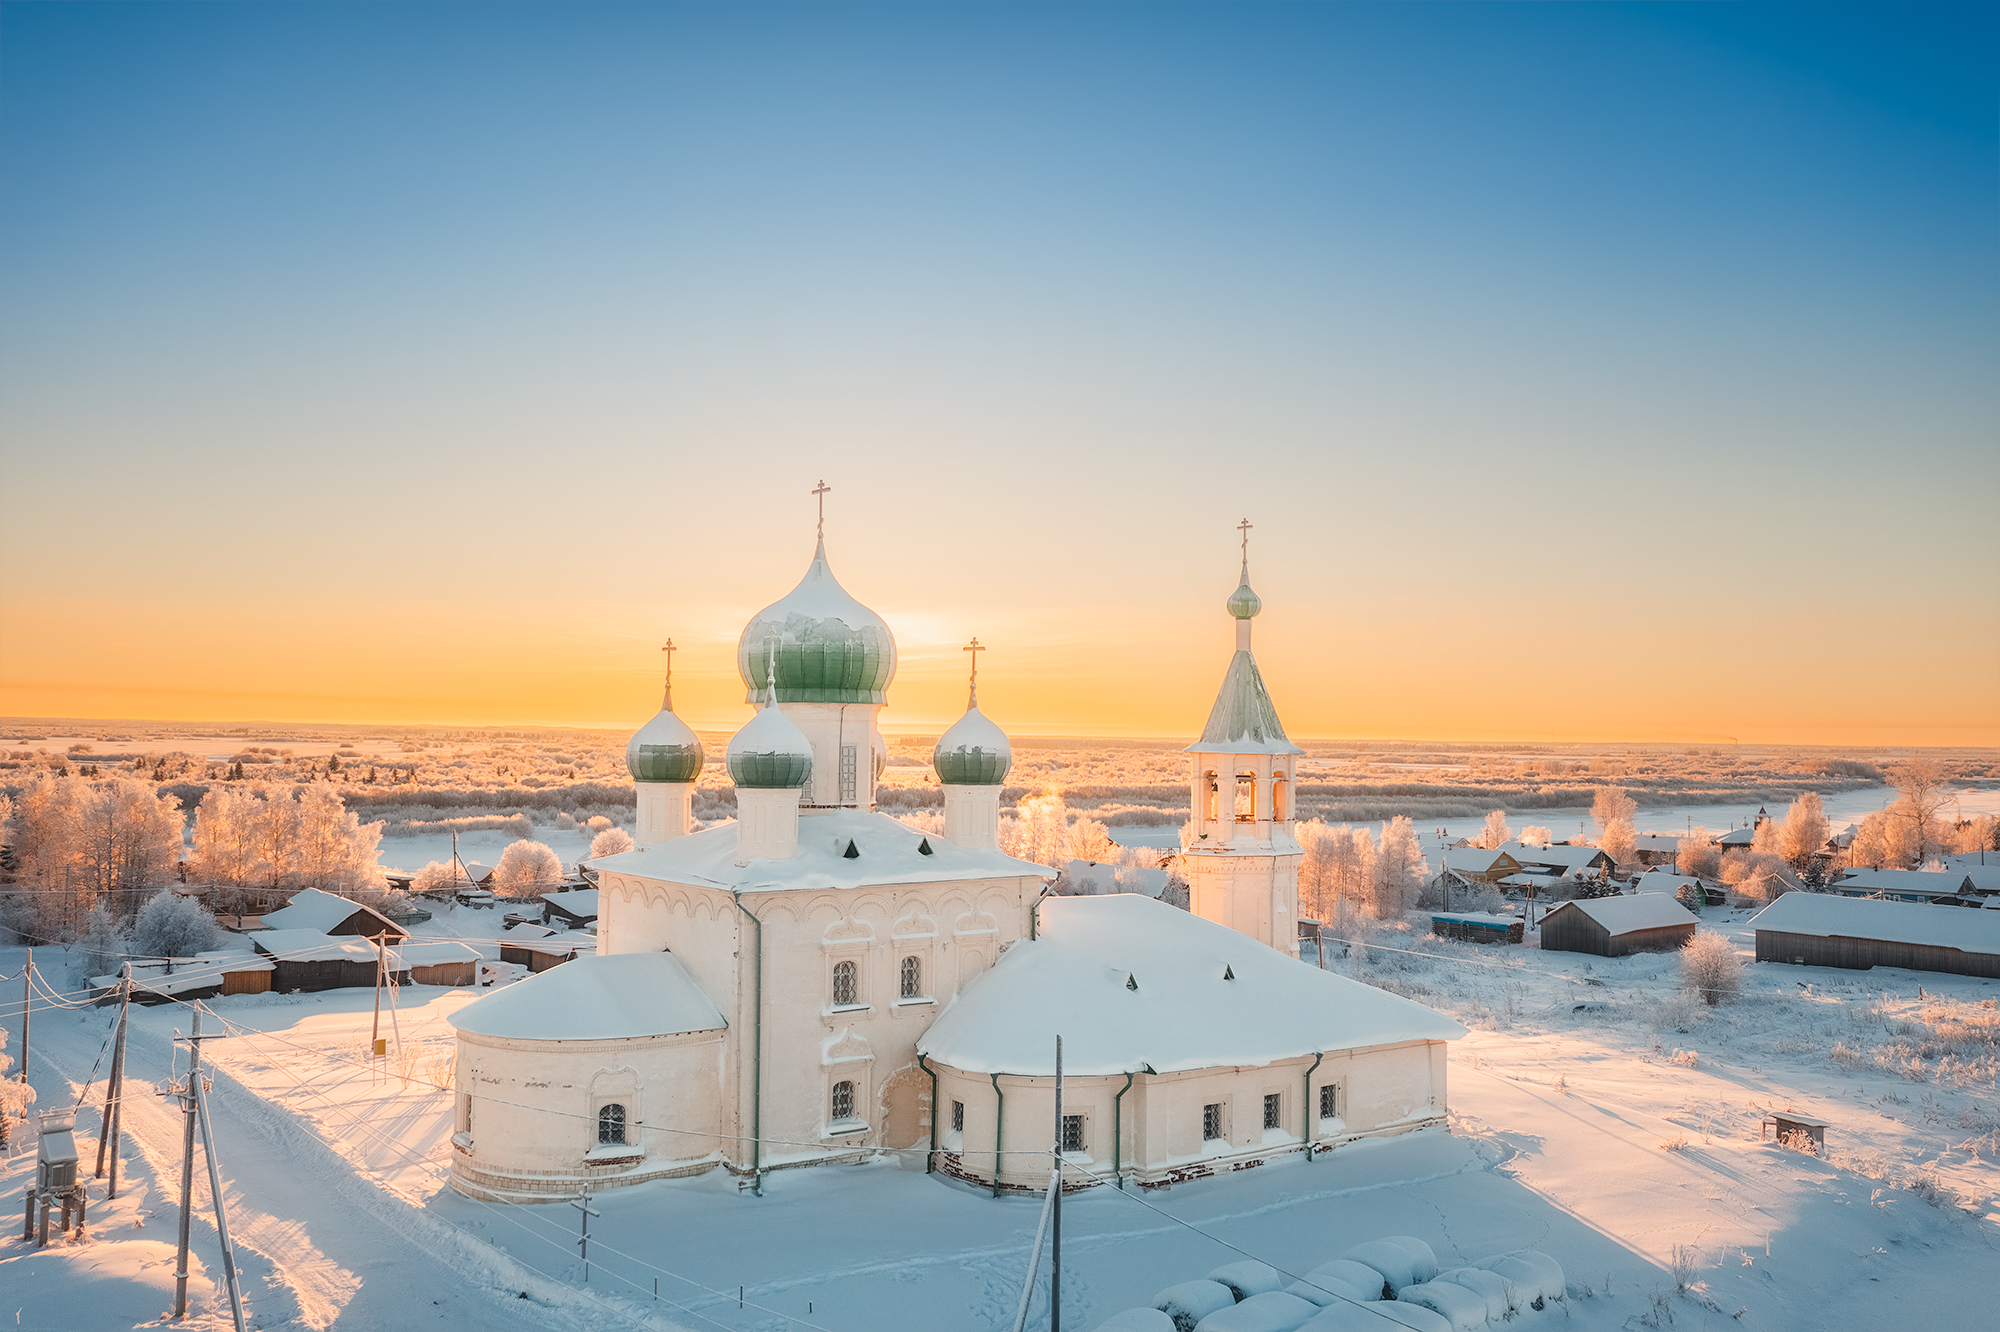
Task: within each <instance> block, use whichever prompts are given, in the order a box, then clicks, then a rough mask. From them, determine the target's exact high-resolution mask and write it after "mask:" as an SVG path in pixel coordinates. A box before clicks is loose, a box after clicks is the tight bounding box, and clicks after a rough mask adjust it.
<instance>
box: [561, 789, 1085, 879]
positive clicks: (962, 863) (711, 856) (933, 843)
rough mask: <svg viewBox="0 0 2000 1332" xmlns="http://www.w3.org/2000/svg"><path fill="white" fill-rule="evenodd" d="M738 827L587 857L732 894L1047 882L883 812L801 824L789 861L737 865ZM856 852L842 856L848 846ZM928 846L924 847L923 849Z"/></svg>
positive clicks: (617, 869)
mask: <svg viewBox="0 0 2000 1332" xmlns="http://www.w3.org/2000/svg"><path fill="white" fill-rule="evenodd" d="M740 827H741V825H740V824H737V823H734V822H730V823H723V824H719V825H717V826H716V827H713V828H707V829H704V830H702V831H701V832H698V833H689V834H688V835H687V836H685V837H674V838H669V839H668V840H667V841H664V842H661V843H660V844H659V845H657V846H649V847H647V848H645V849H644V850H640V851H627V852H624V853H623V854H621V855H616V856H604V857H602V858H600V859H597V860H593V861H592V862H591V866H592V867H593V868H594V869H596V870H597V871H598V872H599V873H600V874H630V875H633V876H635V877H637V878H642V879H660V880H664V881H665V882H668V883H685V884H691V885H693V886H695V887H698V888H720V889H723V890H725V891H735V892H781V891H786V890H797V889H820V888H860V887H864V886H868V885H872V884H898V883H944V882H949V881H953V880H961V879H1007V878H1018V877H1021V876H1023V875H1032V876H1034V877H1036V878H1042V879H1051V878H1054V877H1055V873H1056V872H1055V871H1054V870H1053V869H1051V868H1049V867H1048V866H1047V865H1036V864H1033V863H1032V862H1029V861H1026V860H1016V859H1014V857H1012V856H1009V855H1005V854H1003V853H1001V852H999V851H973V850H968V849H966V848H965V847H962V846H959V845H957V844H956V843H953V842H948V841H946V840H945V839H944V838H943V837H940V836H939V835H938V834H936V833H930V834H928V835H926V834H923V833H919V832H917V831H916V830H915V829H914V828H911V827H910V826H909V825H908V824H905V823H899V822H897V821H896V820H895V819H892V818H890V817H889V816H888V815H887V814H881V813H870V812H868V811H866V810H855V809H841V810H833V811H830V812H828V813H824V814H808V815H805V816H803V817H801V818H800V819H799V843H798V852H797V854H795V855H793V856H792V857H791V859H789V860H768V859H765V858H763V857H761V856H760V857H758V858H757V859H755V860H752V861H751V862H750V863H749V864H747V865H738V864H737V863H736V835H737V832H738V830H739V828H740ZM850 847H851V848H852V849H853V851H854V854H853V855H851V856H850V855H848V854H847V853H848V850H849V848H850ZM926 848H928V850H926Z"/></svg>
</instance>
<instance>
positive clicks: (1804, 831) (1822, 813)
mask: <svg viewBox="0 0 2000 1332" xmlns="http://www.w3.org/2000/svg"><path fill="white" fill-rule="evenodd" d="M1827 835H1828V830H1827V822H1826V807H1825V806H1824V805H1822V804H1821V803H1820V798H1819V793H1818V792H1817V791H1807V792H1806V793H1805V794H1804V795H1802V796H1800V797H1799V798H1798V799H1797V800H1794V801H1793V802H1792V807H1791V808H1790V809H1788V810H1786V811H1785V823H1784V829H1783V832H1782V834H1781V835H1780V837H1779V838H1778V854H1779V855H1781V856H1783V857H1784V858H1785V859H1786V860H1788V861H1790V862H1791V865H1792V868H1793V869H1800V870H1802V869H1804V868H1805V867H1806V862H1807V861H1809V860H1811V859H1812V858H1813V856H1814V854H1816V853H1817V852H1819V851H1821V850H1824V849H1825V847H1826V839H1827Z"/></svg>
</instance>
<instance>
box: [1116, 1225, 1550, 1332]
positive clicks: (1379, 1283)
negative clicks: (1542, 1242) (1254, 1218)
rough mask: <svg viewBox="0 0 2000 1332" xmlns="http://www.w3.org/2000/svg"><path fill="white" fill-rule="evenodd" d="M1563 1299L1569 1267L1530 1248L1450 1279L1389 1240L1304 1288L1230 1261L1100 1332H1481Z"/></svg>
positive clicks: (1304, 1280) (1325, 1267) (1416, 1246)
mask: <svg viewBox="0 0 2000 1332" xmlns="http://www.w3.org/2000/svg"><path fill="white" fill-rule="evenodd" d="M1562 1298H1563V1272H1562V1265H1561V1264H1559V1263H1557V1262H1556V1260H1555V1259H1553V1258H1551V1257H1549V1256H1548V1255H1547V1254H1544V1253H1532V1252H1529V1251H1527V1250H1523V1251H1521V1252H1519V1253H1510V1254H1503V1255H1501V1256H1500V1257H1498V1258H1489V1259H1487V1260H1486V1261H1485V1262H1483V1263H1479V1264H1476V1265H1474V1266H1471V1267H1456V1268H1453V1269H1451V1270H1450V1271H1443V1272H1441V1271H1439V1270H1438V1261H1437V1255H1436V1254H1434V1253H1433V1252H1431V1246H1430V1245H1428V1244H1426V1243H1424V1242H1423V1241H1422V1240H1420V1239H1417V1238H1415V1237H1413V1236H1410V1235H1389V1236H1386V1237H1385V1238H1382V1239H1379V1240H1370V1241H1368V1242H1367V1243H1365V1244H1357V1245H1355V1246H1354V1247H1353V1248H1351V1249H1349V1250H1348V1251H1347V1252H1346V1253H1344V1254H1342V1255H1341V1256H1340V1257H1338V1258H1334V1259H1331V1260H1330V1261H1327V1262H1324V1263H1321V1264H1320V1265H1319V1266H1318V1267H1315V1268H1313V1269H1312V1270H1311V1271H1310V1272H1307V1273H1306V1274H1305V1276H1303V1277H1301V1278H1299V1279H1298V1280H1296V1281H1294V1280H1292V1279H1291V1278H1290V1277H1288V1276H1286V1275H1285V1274H1284V1273H1283V1272H1280V1271H1279V1270H1278V1269H1277V1268H1275V1267H1272V1266H1271V1265H1270V1264H1269V1263H1262V1262H1258V1261H1256V1260H1255V1259H1245V1260H1244V1261H1242V1262H1236V1263H1225V1264H1224V1265H1223V1266H1221V1267H1218V1268H1216V1269H1215V1270H1214V1271H1213V1272H1210V1273H1209V1274H1208V1275H1207V1276H1206V1277H1203V1278H1202V1279H1201V1280H1199V1281H1183V1282H1181V1283H1180V1284H1179V1285H1175V1286H1169V1287H1167V1288H1166V1289H1165V1290H1163V1291H1161V1292H1160V1293H1159V1294H1158V1295H1155V1296H1154V1297H1153V1305H1152V1307H1151V1308H1150V1309H1127V1310H1126V1311H1124V1312H1123V1313H1120V1314H1117V1315H1116V1316H1114V1317H1112V1318H1111V1319H1110V1320H1109V1321H1107V1322H1104V1323H1100V1324H1099V1325H1098V1332H1348V1330H1349V1329H1361V1328H1367V1329H1369V1332H1380V1329H1381V1328H1382V1327H1383V1325H1384V1322H1385V1321H1386V1322H1388V1323H1400V1324H1401V1325H1403V1326H1404V1327H1409V1328H1415V1329H1417V1332H1474V1330H1475V1329H1477V1328H1482V1327H1485V1326H1487V1325H1488V1324H1490V1323H1498V1322H1501V1321H1503V1320H1505V1319H1508V1318H1511V1317H1513V1316H1514V1315H1515V1314H1516V1313H1517V1312H1519V1311H1520V1310H1523V1309H1543V1308H1546V1307H1547V1306H1548V1302H1549V1301H1551V1300H1560V1299H1562ZM1362 1305H1367V1306H1369V1307H1368V1308H1362V1307H1361V1306H1362Z"/></svg>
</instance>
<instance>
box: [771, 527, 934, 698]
mask: <svg viewBox="0 0 2000 1332" xmlns="http://www.w3.org/2000/svg"><path fill="white" fill-rule="evenodd" d="M773 640H775V642H776V646H777V670H776V680H777V695H778V702H780V703H886V702H888V692H887V691H888V688H889V681H891V680H892V679H894V678H895V675H896V640H895V638H894V637H893V636H891V635H890V633H889V626H888V625H887V624H886V623H884V621H883V619H882V617H881V616H879V615H877V614H876V613H875V612H874V611H872V610H869V609H868V608H867V607H866V606H864V605H862V604H861V603H860V602H858V601H856V600H855V599H854V598H853V597H851V596H849V595H848V594H847V589H846V588H844V587H842V586H841V585H840V583H839V582H838V581H837V580H836V579H835V578H834V576H833V571H832V570H831V569H829V568H827V565H826V542H825V541H821V542H820V543H819V548H818V549H817V550H815V551H814V552H813V562H812V567H811V568H809V569H807V570H806V576H805V577H804V578H802V579H800V580H799V585H798V586H797V587H795V588H793V589H792V590H791V591H790V592H788V593H787V594H785V596H783V597H782V598H780V599H779V600H777V601H774V602H772V603H771V604H770V605H768V606H766V607H765V608H764V609H763V610H761V611H758V612H757V614H756V615H754V616H752V617H751V619H750V623H749V624H748V625H747V626H746V627H745V628H744V630H743V636H742V637H741V638H740V639H738V640H737V642H736V667H737V671H738V673H739V674H741V675H742V677H743V688H744V690H745V691H746V693H745V699H746V701H748V702H750V703H763V702H764V701H765V697H764V695H765V692H766V690H765V680H766V678H767V675H766V665H765V663H766V660H767V654H768V653H769V652H770V649H771V645H772V643H773Z"/></svg>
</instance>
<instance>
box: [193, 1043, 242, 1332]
mask: <svg viewBox="0 0 2000 1332" xmlns="http://www.w3.org/2000/svg"><path fill="white" fill-rule="evenodd" d="M189 1087H190V1089H191V1090H192V1091H193V1093H194V1109H195V1115H196V1117H197V1118H199V1119H200V1121H201V1150H202V1155H203V1156H205V1157H207V1158H208V1192H209V1195H210V1196H211V1197H212V1198H213V1199H214V1200H215V1233H216V1234H217V1235H219V1236H220V1237H221V1239H222V1277H223V1281H224V1282H225V1283H226V1284H227V1285H228V1287H229V1311H230V1313H232V1314H233V1315H235V1318H236V1332H243V1291H242V1289H241V1288H240V1287H239V1286H238V1285H237V1280H236V1250H235V1249H234V1248H233V1247H231V1245H230V1243H229V1213H228V1211H227V1210H226V1209H225V1208H224V1207H223V1204H222V1164H221V1162H219V1161H217V1160H216V1159H215V1134H214V1133H213V1132H212V1131H210V1129H209V1126H208V1097H207V1096H206V1095H205V1094H204V1092H203V1088H202V1085H201V1078H200V1077H198V1076H195V1077H193V1079H192V1081H191V1082H190V1083H189Z"/></svg>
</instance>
